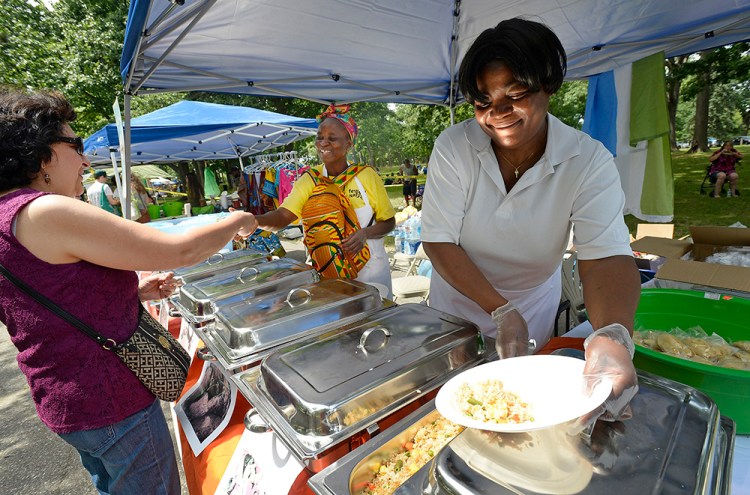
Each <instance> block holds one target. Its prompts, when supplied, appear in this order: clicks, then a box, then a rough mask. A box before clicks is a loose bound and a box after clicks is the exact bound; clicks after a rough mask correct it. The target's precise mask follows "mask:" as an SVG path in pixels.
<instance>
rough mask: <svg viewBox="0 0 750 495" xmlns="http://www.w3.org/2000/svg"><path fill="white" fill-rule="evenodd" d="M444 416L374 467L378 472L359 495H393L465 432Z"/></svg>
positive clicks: (427, 425)
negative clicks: (441, 450) (457, 436)
mask: <svg viewBox="0 0 750 495" xmlns="http://www.w3.org/2000/svg"><path fill="white" fill-rule="evenodd" d="M463 429H464V428H463V426H459V425H457V424H455V423H452V422H450V421H448V420H447V419H445V418H443V417H442V416H440V417H438V419H436V420H435V421H433V422H432V423H428V424H426V425H424V426H423V427H421V428H420V429H419V430H417V432H416V433H415V434H414V438H413V439H411V440H410V441H408V442H406V443H405V444H404V445H403V446H402V448H401V450H400V451H398V452H396V453H394V454H393V455H392V456H390V457H389V458H388V459H386V460H385V461H383V462H380V463H378V464H377V465H376V466H374V467H373V469H374V471H375V475H374V476H373V478H372V480H371V481H370V482H369V483H367V485H366V486H365V488H364V489H362V490H361V491H360V492H359V494H358V495H390V494H392V493H393V492H395V491H396V489H397V488H398V487H399V486H401V485H402V484H403V483H404V482H405V481H406V480H407V479H409V478H410V477H411V476H412V475H413V474H414V473H416V472H417V471H419V469H420V468H421V467H422V466H424V465H425V464H427V462H428V461H429V460H430V459H432V458H433V457H434V456H435V454H437V453H438V452H439V451H440V449H442V448H443V447H444V446H445V445H446V444H447V443H448V442H450V441H451V440H452V439H453V438H454V437H455V436H456V435H458V434H459V433H461V432H462V431H463Z"/></svg>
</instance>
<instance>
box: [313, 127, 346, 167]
mask: <svg viewBox="0 0 750 495" xmlns="http://www.w3.org/2000/svg"><path fill="white" fill-rule="evenodd" d="M350 147H351V138H350V137H349V132H348V131H347V130H346V127H344V124H342V123H341V122H339V121H338V120H336V119H333V118H327V119H325V120H324V121H323V122H321V123H320V125H319V126H318V134H317V136H316V137H315V148H316V149H317V150H318V154H319V155H320V159H321V160H322V161H323V163H325V164H330V163H337V162H340V161H343V162H346V153H347V152H348V151H349V148H350Z"/></svg>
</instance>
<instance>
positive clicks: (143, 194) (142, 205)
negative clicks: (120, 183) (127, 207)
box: [130, 172, 154, 223]
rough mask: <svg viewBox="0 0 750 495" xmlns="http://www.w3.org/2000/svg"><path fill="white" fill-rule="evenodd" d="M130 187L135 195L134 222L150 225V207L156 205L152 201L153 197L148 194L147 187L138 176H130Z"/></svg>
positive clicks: (132, 174)
mask: <svg viewBox="0 0 750 495" xmlns="http://www.w3.org/2000/svg"><path fill="white" fill-rule="evenodd" d="M130 185H131V187H132V194H133V209H134V210H135V211H134V212H133V213H134V214H133V220H135V221H136V222H139V223H148V222H150V221H151V216H150V215H149V214H148V205H152V204H154V200H153V199H151V195H150V194H149V193H148V190H147V189H146V186H144V185H143V181H142V180H141V178H140V177H138V176H137V175H136V174H134V173H132V172H131V174H130Z"/></svg>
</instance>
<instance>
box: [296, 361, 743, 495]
mask: <svg viewBox="0 0 750 495" xmlns="http://www.w3.org/2000/svg"><path fill="white" fill-rule="evenodd" d="M639 385H640V390H639V392H638V394H637V395H636V397H635V398H634V399H633V401H632V402H631V407H632V409H633V417H632V418H631V419H628V420H626V421H623V422H616V423H607V422H604V421H599V422H597V424H596V427H595V428H594V431H593V433H592V435H591V436H590V437H586V436H583V435H580V436H570V435H568V434H567V433H566V428H567V427H569V426H570V425H569V424H568V425H566V424H563V425H559V426H556V427H552V428H547V429H542V430H536V431H531V432H527V433H493V432H486V431H482V430H474V429H466V430H464V431H463V432H462V433H460V434H459V435H458V436H457V437H456V438H455V439H453V440H452V441H451V443H449V444H448V445H447V446H446V447H445V448H443V449H442V450H440V451H439V452H438V453H436V455H435V457H434V458H433V459H432V460H431V461H429V462H428V463H427V464H426V465H425V466H424V467H422V469H420V470H419V471H417V472H416V473H415V474H414V475H413V476H411V477H410V478H409V479H408V480H407V481H406V482H405V483H404V484H403V485H401V486H400V487H399V488H398V489H397V490H396V491H395V492H394V493H395V494H397V495H407V494H420V495H423V494H427V495H437V494H458V493H460V494H467V495H468V494H487V493H492V494H503V493H508V494H562V493H580V494H611V493H618V494H619V493H635V494H639V493H659V494H677V493H680V494H685V493H689V494H727V493H729V491H730V486H729V485H730V483H731V467H732V457H731V453H732V450H733V444H734V435H735V430H734V422H733V421H732V420H730V419H727V418H724V417H720V415H719V411H718V410H717V408H716V404H715V403H713V401H711V399H710V398H709V397H708V396H706V395H705V394H703V393H702V392H700V391H697V390H695V389H693V388H691V387H688V386H687V385H683V384H681V383H677V382H673V381H671V380H668V379H665V378H661V377H657V376H655V375H650V374H648V373H645V372H639ZM437 417H439V413H438V412H437V410H435V406H434V401H432V402H430V403H428V404H426V405H425V406H423V407H422V408H420V409H419V410H417V411H415V412H414V413H412V414H411V415H410V416H409V417H407V418H405V419H404V420H402V421H401V422H399V423H398V424H397V425H394V426H393V427H392V428H391V429H389V430H388V431H387V432H385V433H383V434H381V435H379V436H378V437H376V438H375V439H373V440H371V441H369V442H367V443H366V444H365V445H363V446H362V447H360V448H359V449H357V450H356V451H354V452H352V453H351V454H349V455H347V456H346V457H344V458H342V459H340V460H339V461H338V462H336V463H335V464H333V465H332V466H330V467H328V468H327V469H325V470H324V471H322V472H320V473H319V474H317V475H315V476H313V477H312V478H311V479H310V481H309V486H310V487H311V488H312V489H313V491H315V493H317V494H318V495H342V494H349V493H351V494H353V495H355V494H357V493H359V492H360V491H361V490H362V489H363V488H364V487H365V486H366V483H367V482H369V481H370V480H371V479H372V475H373V472H374V471H373V470H374V469H377V467H378V466H379V465H380V463H381V462H382V461H385V460H386V459H388V458H389V457H390V456H391V455H392V454H393V453H395V452H397V451H399V449H401V448H402V446H403V445H404V443H405V442H407V441H410V439H412V438H414V434H415V433H416V432H417V431H418V430H419V429H420V428H421V427H423V426H424V425H426V424H428V423H431V422H432V421H434V420H435V418H437Z"/></svg>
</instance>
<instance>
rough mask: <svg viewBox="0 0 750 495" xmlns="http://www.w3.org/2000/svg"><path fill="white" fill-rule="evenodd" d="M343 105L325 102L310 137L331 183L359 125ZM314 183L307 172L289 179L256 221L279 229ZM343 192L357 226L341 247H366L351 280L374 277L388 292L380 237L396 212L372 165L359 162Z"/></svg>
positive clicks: (298, 210)
mask: <svg viewBox="0 0 750 495" xmlns="http://www.w3.org/2000/svg"><path fill="white" fill-rule="evenodd" d="M348 110H349V107H348V106H346V105H345V106H340V107H336V106H333V105H331V106H330V107H329V108H328V109H326V111H324V112H323V113H322V114H320V115H319V116H318V121H319V122H320V125H319V126H318V133H317V136H316V138H315V148H316V149H317V150H318V155H319V156H320V159H321V160H322V162H323V165H322V166H318V167H316V170H317V171H318V172H320V173H321V174H322V175H324V176H325V177H329V178H332V179H333V180H334V182H335V181H336V180H337V179H339V178H343V177H345V174H346V173H347V171H349V170H354V169H353V168H352V169H350V167H351V166H352V165H351V164H350V163H349V161H348V160H347V158H346V156H347V153H348V152H349V150H350V149H351V148H352V146H353V145H354V140H355V139H356V138H357V134H358V132H359V129H358V128H357V124H356V123H355V122H354V119H353V118H352V117H351V115H349V113H348ZM314 187H315V183H314V180H313V178H312V176H311V175H310V174H309V173H305V174H303V175H302V176H301V177H300V178H299V179H297V181H295V183H294V187H293V188H292V192H291V193H290V194H289V196H287V198H286V199H285V200H284V202H283V203H282V204H281V205H280V206H279V208H278V209H276V210H274V211H271V212H268V213H264V214H263V215H258V216H257V217H256V218H257V219H258V224H259V225H260V227H261V228H264V229H268V230H279V229H282V228H284V227H286V226H287V225H289V224H290V223H292V222H294V221H295V220H297V219H298V218H301V217H302V208H303V206H304V205H305V203H306V202H307V201H308V199H309V198H310V195H311V193H312V191H313V188H314ZM344 194H345V195H346V196H347V197H348V199H349V201H350V203H351V204H352V206H353V207H354V211H355V213H356V215H357V219H358V220H359V225H360V227H361V228H360V229H359V230H357V231H356V232H355V233H354V235H352V236H349V237H348V238H346V239H344V240H343V243H342V245H341V247H342V248H343V250H344V251H346V252H350V253H359V252H360V251H361V250H362V249H363V248H364V246H365V243H366V244H367V246H368V247H369V248H370V260H369V261H368V262H367V264H366V265H365V266H364V268H363V269H362V270H361V271H360V272H359V274H358V276H357V277H356V280H359V281H362V282H375V283H378V284H380V285H382V286H385V287H386V288H387V289H388V297H390V296H391V293H392V285H391V272H390V265H389V263H388V255H387V254H386V252H385V245H384V241H383V237H384V236H385V235H386V234H388V233H389V232H391V231H392V230H393V228H394V227H395V225H396V221H395V219H394V217H395V214H396V212H395V211H394V209H393V206H392V205H391V202H390V199H389V198H388V193H387V192H386V190H385V186H384V185H383V181H382V180H381V178H380V176H379V175H378V174H377V172H376V171H375V170H374V169H373V168H372V167H362V169H361V171H359V172H357V173H356V175H355V176H354V178H353V179H351V180H348V181H347V182H346V183H345V186H344Z"/></svg>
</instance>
